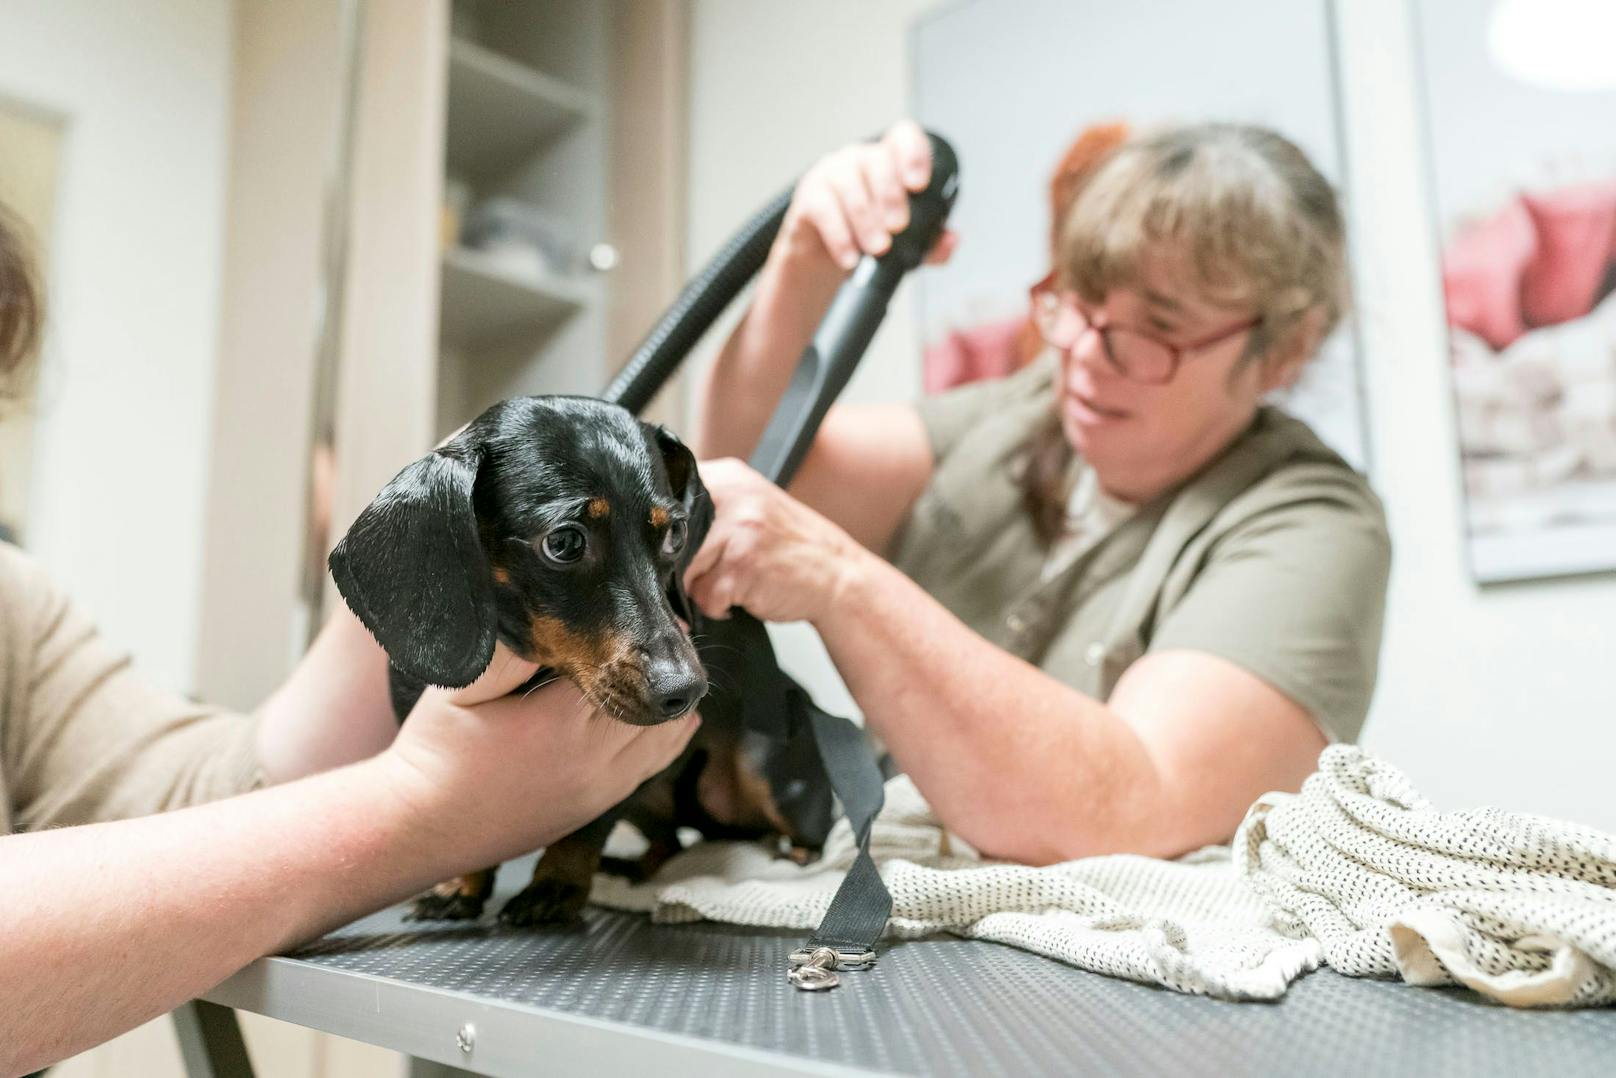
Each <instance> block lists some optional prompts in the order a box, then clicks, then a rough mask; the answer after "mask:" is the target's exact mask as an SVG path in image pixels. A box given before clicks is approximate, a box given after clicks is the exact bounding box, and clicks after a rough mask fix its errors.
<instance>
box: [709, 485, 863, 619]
mask: <svg viewBox="0 0 1616 1078" xmlns="http://www.w3.org/2000/svg"><path fill="white" fill-rule="evenodd" d="M701 477H702V481H703V482H704V483H706V485H707V492H708V493H709V494H710V495H711V496H712V499H713V508H714V511H715V512H716V514H717V515H716V517H715V519H714V520H713V526H712V528H711V529H710V530H709V531H708V533H707V541H706V542H705V543H703V544H702V546H701V549H700V550H698V551H697V552H696V556H695V557H694V558H693V559H692V560H691V562H690V569H689V570H688V571H687V572H686V573H685V587H686V589H687V590H688V591H689V593H690V597H691V598H692V599H694V600H695V602H696V605H698V606H700V607H701V609H702V611H703V612H704V613H706V614H707V615H708V616H709V617H715V618H722V617H725V616H726V615H727V614H728V613H729V610H730V608H731V607H735V606H738V607H742V608H743V609H745V610H746V611H747V612H748V613H750V614H751V615H752V616H753V617H756V618H761V619H762V620H764V621H817V620H819V618H820V617H821V616H822V615H823V614H824V613H825V611H826V610H827V609H828V608H829V607H830V606H831V604H833V603H834V602H835V601H836V599H837V596H838V595H839V594H840V593H841V591H842V589H843V586H844V585H845V584H846V583H847V582H848V581H849V580H850V579H851V578H852V575H853V574H854V573H856V572H857V571H858V570H859V569H860V568H861V567H862V566H864V565H865V564H866V563H867V562H868V561H869V560H870V559H873V558H874V557H875V556H874V555H873V554H871V553H870V552H869V551H868V550H866V549H864V547H862V546H860V545H859V544H858V542H857V541H856V540H854V539H853V537H852V536H850V535H848V534H847V533H846V532H845V531H843V530H842V529H841V528H839V527H837V526H836V525H835V524H833V523H831V522H830V521H829V520H827V519H826V518H825V517H823V516H821V515H820V514H819V513H817V512H815V511H814V510H812V509H810V508H808V507H807V506H806V505H804V504H802V502H800V501H798V500H797V499H795V498H793V497H792V496H791V495H789V494H787V493H786V492H785V491H783V490H781V489H780V488H779V487H777V486H775V485H774V484H773V483H771V482H769V481H768V480H767V479H765V478H763V476H761V475H759V474H758V473H757V472H756V471H754V470H752V468H750V467H748V466H747V465H746V464H744V463H742V462H741V461H738V460H733V459H723V460H712V461H706V462H704V463H703V464H702V465H701Z"/></svg>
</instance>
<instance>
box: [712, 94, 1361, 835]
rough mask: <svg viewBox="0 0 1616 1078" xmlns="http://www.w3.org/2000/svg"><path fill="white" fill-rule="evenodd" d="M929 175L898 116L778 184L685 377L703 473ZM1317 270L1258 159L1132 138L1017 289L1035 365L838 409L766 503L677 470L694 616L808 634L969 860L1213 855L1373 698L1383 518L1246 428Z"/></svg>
mask: <svg viewBox="0 0 1616 1078" xmlns="http://www.w3.org/2000/svg"><path fill="white" fill-rule="evenodd" d="M928 171H929V158H928V148H927V143H926V140H925V137H924V134H923V133H922V132H921V131H920V129H919V128H918V127H916V126H915V125H914V124H911V123H902V124H899V125H897V126H895V127H893V128H892V129H891V130H890V131H889V132H887V134H886V135H885V136H884V137H883V138H882V139H881V140H880V141H879V142H877V143H868V144H859V145H854V146H849V147H846V148H844V149H841V150H838V151H836V152H834V153H832V154H830V155H829V156H828V157H826V158H824V159H823V160H821V161H820V162H819V163H818V164H816V165H815V166H814V167H813V168H812V169H811V170H810V171H809V172H808V173H807V174H806V175H805V176H804V178H803V180H802V182H801V183H800V184H799V185H798V187H797V190H796V194H795V196H794V199H793V202H792V205H791V208H790V210H789V212H788V214H787V217H786V221H785V224H784V226H783V227H782V229H781V232H780V235H779V238H778V239H777V240H776V243H775V246H774V249H773V251H772V252H771V254H770V256H769V260H768V264H767V266H766V268H765V270H764V273H763V275H762V278H761V279H760V281H759V285H758V290H757V293H756V296H755V298H754V301H753V303H752V306H751V308H750V309H749V310H748V311H747V313H746V315H745V317H744V318H743V319H742V321H741V322H740V324H739V325H738V326H737V327H736V329H735V331H734V332H733V334H732V336H731V337H730V339H729V341H728V342H727V343H726V345H725V347H724V349H723V350H722V352H721V353H720V355H719V357H718V359H717V361H716V362H715V363H714V365H713V366H712V368H711V369H710V371H709V373H708V376H707V381H706V384H705V388H704V409H703V413H704V414H703V417H702V420H701V423H700V425H699V429H698V432H697V439H696V444H697V447H698V453H700V454H701V455H702V456H704V457H707V458H731V457H742V458H744V457H745V456H747V455H748V454H749V452H750V451H751V450H752V448H753V447H754V446H755V445H756V442H757V440H758V438H759V436H760V435H761V433H762V430H763V428H764V426H765V424H766V422H767V419H768V417H769V416H770V414H771V413H772V411H773V409H774V406H775V404H776V403H777V402H778V400H779V398H780V396H781V394H782V393H783V391H784V389H785V386H786V384H787V382H788V380H789V378H790V376H791V371H792V368H793V366H794V364H795V361H796V358H797V357H798V356H799V355H800V354H801V352H802V349H803V348H804V347H805V346H806V344H807V342H808V340H809V339H810V337H811V334H812V332H813V330H814V328H815V326H816V325H817V323H818V321H819V319H820V317H821V315H822V314H823V313H824V311H825V309H826V307H827V306H828V304H829V301H830V299H831V297H832V296H833V295H834V293H835V291H836V289H837V288H838V287H839V285H840V284H841V282H842V280H843V278H844V277H845V275H846V274H847V272H848V271H849V270H850V269H851V268H852V266H853V265H854V264H855V263H856V261H857V259H858V257H859V255H860V253H862V252H868V253H871V254H877V255H879V254H880V253H882V252H883V251H885V250H886V249H887V246H888V245H889V243H890V242H891V236H892V235H893V234H895V233H896V232H897V231H899V230H901V229H902V228H903V226H904V224H905V222H906V216H907V213H906V192H907V191H913V190H919V189H921V188H922V187H924V185H925V183H926V178H927V174H928ZM954 243H955V237H954V236H953V235H952V234H946V235H945V236H944V237H943V239H942V240H941V241H939V244H938V247H937V249H936V250H935V251H934V252H933V260H934V261H940V260H943V259H946V258H947V257H948V255H949V254H950V253H951V251H952V249H953V246H954ZM1344 246H1345V243H1344V229H1343V225H1342V220H1341V214H1340V210H1339V208H1338V205H1337V201H1336V197H1335V194H1334V192H1333V191H1332V190H1331V188H1330V186H1329V184H1328V183H1327V182H1326V181H1325V180H1324V179H1323V177H1321V176H1320V175H1319V173H1318V172H1317V170H1316V169H1314V167H1313V166H1312V165H1311V164H1310V163H1309V161H1308V160H1307V158H1306V157H1305V156H1304V155H1303V154H1302V153H1301V151H1300V150H1298V149H1297V148H1296V147H1295V146H1294V145H1292V144H1291V143H1290V142H1288V141H1287V140H1285V139H1284V138H1283V137H1281V136H1279V135H1277V134H1275V133H1273V132H1271V131H1266V130H1263V129H1260V128H1255V127H1247V126H1238V125H1224V124H1218V125H1202V126H1187V127H1176V128H1170V129H1166V130H1160V131H1154V132H1143V133H1139V134H1136V135H1133V136H1131V137H1130V138H1129V139H1127V140H1126V141H1125V142H1123V143H1122V144H1121V145H1120V146H1118V147H1117V148H1116V149H1114V150H1112V151H1111V152H1110V153H1109V154H1108V155H1107V156H1106V157H1105V158H1104V159H1103V160H1102V161H1100V162H1099V163H1098V164H1097V165H1096V166H1095V167H1094V169H1093V170H1092V172H1091V174H1090V175H1089V176H1088V177H1087V178H1086V179H1085V180H1084V184H1083V187H1082V188H1081V190H1080V191H1079V192H1078V194H1077V195H1076V197H1075V199H1074V200H1073V202H1072V204H1071V207H1070V210H1069V211H1068V213H1067V214H1066V217H1065V219H1064V221H1063V222H1062V223H1061V227H1060V230H1059V234H1058V240H1057V245H1056V262H1055V270H1054V272H1053V273H1052V274H1051V275H1050V276H1049V277H1048V278H1047V279H1045V280H1044V281H1041V282H1039V283H1038V284H1037V285H1036V286H1034V287H1033V289H1032V293H1031V297H1030V302H1031V312H1030V313H1031V317H1032V321H1033V324H1034V325H1035V326H1036V327H1037V329H1038V331H1039V333H1040V335H1041V336H1042V338H1043V341H1044V344H1045V346H1046V347H1045V349H1044V352H1043V354H1042V355H1041V356H1040V357H1039V358H1038V359H1037V360H1036V361H1034V362H1033V363H1032V364H1030V365H1029V366H1028V367H1026V368H1025V369H1023V370H1022V371H1020V372H1018V373H1016V374H1014V375H1012V376H1010V377H1008V378H1005V379H1002V380H998V381H994V382H988V383H977V384H974V385H969V386H966V387H963V388H960V389H957V390H953V391H951V392H948V393H944V394H942V395H939V396H935V397H930V398H927V399H924V400H921V401H919V402H918V403H915V404H886V405H841V406H838V407H836V408H834V409H832V411H831V412H830V414H829V415H828V416H827V418H826V421H825V423H824V425H823V427H822V429H821V431H820V433H819V435H818V438H817V440H816V441H815V443H814V446H813V449H812V450H811V452H810V454H809V455H808V457H807V459H806V461H805V462H804V465H803V467H802V469H801V471H800V473H799V474H798V476H797V478H796V479H795V481H794V482H793V483H792V485H791V487H790V489H789V492H782V491H779V490H777V489H776V488H775V487H773V486H772V485H771V484H769V483H768V482H766V481H765V480H763V479H762V477H760V476H758V475H757V474H756V473H755V472H752V471H751V470H750V469H748V468H747V467H746V466H745V465H744V464H742V463H740V462H739V461H737V460H730V459H717V460H710V461H709V462H708V463H704V464H703V465H702V475H703V477H704V479H705V480H706V482H707V486H708V488H709V489H710V490H711V491H712V494H713V498H714V501H715V504H716V507H717V511H718V519H717V523H716V524H715V526H714V528H713V530H712V532H711V533H710V534H709V536H708V539H707V542H706V544H705V545H704V547H703V549H702V550H701V551H700V553H699V554H698V556H697V558H696V560H695V562H694V564H693V565H692V566H691V570H690V573H689V576H688V578H687V580H688V583H689V585H690V588H691V592H692V595H693V596H694V597H695V598H696V600H697V602H698V603H700V605H701V606H702V608H703V609H704V610H705V611H707V612H708V613H709V614H712V615H715V616H718V615H721V614H722V613H723V612H724V611H726V610H728V609H729V608H730V607H731V606H741V607H745V608H746V609H748V610H749V611H751V612H752V613H753V614H755V615H757V616H758V617H761V618H764V619H766V620H772V621H799V620H800V621H808V622H810V623H812V624H813V625H814V626H815V628H816V629H817V630H818V632H819V634H820V636H821V637H822V638H823V640H824V643H825V646H826V649H827V650H828V652H829V654H830V656H831V658H832V660H833V661H834V662H835V664H836V666H837V669H838V671H839V672H840V673H841V675H842V677H843V679H844V680H845V682H846V683H847V686H848V688H849V690H850V691H851V692H852V694H853V696H854V698H855V699H856V700H857V701H858V703H859V705H860V707H861V709H862V710H863V712H864V715H865V719H866V722H867V724H868V726H869V728H870V729H871V730H872V731H874V732H875V733H876V734H877V735H878V736H879V737H880V738H881V739H882V741H884V743H885V744H886V746H887V747H888V749H889V750H890V752H891V753H892V755H893V758H894V759H895V761H896V763H897V764H898V765H899V766H900V767H901V768H902V769H903V770H905V771H906V772H908V773H909V775H910V776H911V777H912V778H913V779H914V781H915V783H916V785H917V786H918V787H919V789H920V790H921V791H922V792H923V793H924V794H925V795H926V797H927V798H928V799H929V800H930V802H931V804H932V806H933V808H934V809H935V810H936V812H937V814H938V816H939V817H940V819H941V820H942V821H943V822H944V823H945V824H946V825H947V826H948V827H949V828H950V829H951V830H952V831H954V832H956V833H957V834H959V835H960V836H961V837H962V838H964V839H965V840H967V841H968V842H970V843H972V844H973V845H975V846H976V847H977V848H978V849H979V850H981V851H982V852H983V853H984V854H986V855H990V856H996V857H1001V858H1007V859H1013V860H1019V861H1024V862H1029V863H1034V864H1043V863H1050V862H1055V861H1061V860H1067V859H1071V858H1075V857H1082V856H1087V855H1091V854H1103V853H1115V852H1133V853H1142V854H1149V855H1155V856H1175V855H1178V854H1181V853H1184V852H1186V851H1188V850H1192V849H1195V848H1197V847H1199V846H1201V845H1204V844H1207V843H1211V842H1218V841H1226V840H1227V839H1228V838H1229V837H1230V836H1231V835H1232V833H1233V831H1234V829H1235V827H1236V825H1237V824H1238V823H1239V821H1240V818H1241V816H1242V814H1243V813H1244V811H1245V809H1246V808H1247V807H1248V806H1249V805H1250V804H1251V802H1252V801H1253V800H1255V799H1256V798H1257V797H1258V796H1259V795H1261V794H1262V793H1264V792H1265V791H1268V790H1289V789H1295V788H1297V787H1298V786H1299V784H1300V783H1301V781H1302V779H1303V778H1305V777H1306V776H1307V775H1308V774H1309V773H1310V772H1311V771H1312V770H1313V766H1314V763H1315V761H1316V759H1317V756H1318V754H1319V751H1320V750H1321V749H1322V748H1323V747H1324V746H1325V744H1326V743H1327V742H1329V741H1332V740H1341V741H1350V740H1352V739H1353V738H1355V737H1356V736H1357V733H1358V731H1359V728H1360V727H1361V725H1362V723H1363V720H1364V717H1365V714H1366V712H1367V710H1368V706H1369V701H1370V696H1371V694H1372V691H1373V688H1374V682H1375V674H1376V666H1377V661H1378V655H1379V649H1380V637H1381V623H1382V617H1383V611H1384V602H1385V590H1386V582H1387V573H1388V568H1389V562H1390V544H1389V540H1388V538H1387V533H1386V525H1385V520H1384V516H1383V513H1382V510H1381V507H1380V504H1379V502H1378V500H1377V499H1376V497H1375V495H1374V494H1373V493H1372V492H1371V491H1370V489H1369V487H1368V486H1367V484H1366V483H1365V482H1364V480H1363V478H1362V477H1361V476H1360V475H1358V474H1357V473H1356V472H1355V471H1354V470H1353V469H1352V468H1351V467H1350V466H1348V465H1347V464H1346V463H1345V462H1344V461H1343V460H1341V458H1340V457H1338V456H1337V455H1336V454H1335V453H1333V452H1332V451H1331V450H1329V449H1328V448H1327V447H1325V446H1324V445H1323V444H1322V443H1321V442H1320V441H1319V440H1318V438H1317V437H1315V436H1314V434H1313V433H1312V432H1311V431H1310V430H1309V429H1308V428H1307V427H1306V426H1305V425H1304V424H1303V423H1301V422H1299V421H1298V420H1296V419H1294V418H1292V417H1289V416H1287V415H1285V414H1284V413H1283V412H1281V411H1279V410H1278V409H1275V408H1273V407H1270V406H1267V405H1265V404H1264V399H1265V397H1266V396H1267V395H1268V394H1269V393H1270V391H1272V390H1274V389H1277V388H1280V387H1283V386H1286V385H1288V384H1290V383H1291V382H1293V381H1294V380H1295V379H1296V377H1297V376H1298V374H1299V373H1300V371H1301V370H1302V368H1303V366H1304V365H1305V364H1306V363H1307V361H1308V360H1309V359H1310V358H1311V357H1312V355H1313V354H1314V352H1315V351H1316V350H1317V349H1318V347H1319V345H1320V343H1321V342H1322V341H1323V339H1324V338H1325V337H1326V336H1327V335H1328V333H1329V332H1330V330H1331V329H1332V328H1333V327H1334V326H1335V325H1336V323H1337V322H1338V321H1339V319H1340V318H1341V315H1342V312H1343V308H1344V306H1345V302H1346V295H1347V291H1348V286H1347V267H1346V259H1345V252H1344Z"/></svg>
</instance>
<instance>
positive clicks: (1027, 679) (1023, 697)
mask: <svg viewBox="0 0 1616 1078" xmlns="http://www.w3.org/2000/svg"><path fill="white" fill-rule="evenodd" d="M835 588H836V594H837V595H838V596H839V598H838V601H837V602H835V603H831V604H828V605H827V606H826V607H825V609H824V610H823V611H822V612H821V613H820V614H819V616H818V617H817V618H816V619H815V621H814V624H815V627H816V628H817V629H818V630H819V632H820V635H821V637H822V638H823V639H824V642H825V647H826V649H827V650H828V651H829V653H830V656H831V659H832V661H834V662H835V664H836V668H837V670H838V671H839V672H840V673H841V675H842V677H843V679H844V680H845V681H846V682H847V687H848V689H849V691H851V692H852V694H853V697H854V699H856V700H857V701H858V702H859V706H860V708H862V709H863V711H864V717H865V721H866V722H867V723H868V724H869V726H870V728H871V729H872V730H874V731H875V732H876V733H877V734H879V735H880V736H881V737H882V738H883V739H884V740H885V742H886V745H887V748H888V749H889V750H890V751H891V752H892V755H893V757H894V758H895V759H896V760H897V761H898V764H899V765H900V766H901V767H902V768H903V770H904V771H906V772H908V773H909V774H910V775H911V776H913V778H914V780H915V784H916V785H917V786H919V787H920V789H922V790H924V791H925V793H926V797H927V799H928V800H929V801H930V802H931V804H932V807H933V808H934V809H935V810H936V811H937V814H938V817H939V818H940V819H941V820H942V821H943V822H944V823H945V824H946V825H947V826H948V827H949V828H950V829H951V830H953V831H955V832H956V833H957V834H959V835H960V836H961V837H962V838H964V839H965V840H966V841H968V842H970V843H971V844H972V845H974V846H976V847H977V848H978V849H980V850H982V851H983V852H984V853H985V854H988V855H990V856H996V857H1003V858H1007V859H1010V860H1015V861H1023V862H1027V863H1030V864H1047V863H1051V862H1056V861H1065V860H1070V859H1071V858H1074V857H1086V856H1090V855H1093V854H1102V853H1124V852H1125V853H1141V854H1147V855H1151V856H1157V857H1174V856H1177V855H1179V854H1182V853H1185V852H1187V851H1189V850H1192V849H1195V848H1197V847H1199V846H1203V845H1206V844H1208V843H1212V842H1220V841H1225V840H1227V839H1228V837H1229V835H1231V834H1232V833H1233V832H1234V829H1235V827H1236V825H1238V824H1239V822H1240V818H1241V816H1242V814H1243V813H1244V812H1245V810H1246V808H1247V807H1248V806H1250V804H1251V802H1252V801H1253V800H1255V799H1256V798H1257V797H1259V796H1260V795H1261V794H1263V793H1264V792H1266V791H1268V790H1294V789H1296V788H1298V787H1299V786H1300V784H1301V781H1302V779H1304V778H1306V777H1307V775H1308V774H1309V773H1311V772H1312V770H1313V765H1314V762H1315V761H1316V760H1317V759H1318V754H1319V752H1320V751H1321V750H1322V749H1323V748H1324V744H1325V742H1324V737H1323V735H1322V734H1321V733H1320V732H1319V729H1318V727H1317V726H1315V725H1314V723H1313V722H1312V720H1311V718H1310V717H1309V716H1308V714H1307V712H1306V711H1305V710H1303V708H1302V707H1301V706H1300V705H1298V704H1297V703H1295V702H1294V701H1292V700H1291V699H1289V698H1288V697H1286V696H1285V695H1283V694H1282V693H1280V692H1279V691H1278V690H1277V689H1274V688H1272V687H1271V686H1269V685H1268V684H1267V683H1266V682H1264V681H1262V680H1261V679H1259V678H1258V677H1256V676H1255V675H1253V674H1250V673H1248V672H1247V671H1245V670H1243V669H1241V668H1240V667H1238V666H1235V665H1234V664H1233V663H1230V662H1227V661H1225V660H1223V659H1220V658H1217V657H1215V656H1212V655H1209V654H1205V653H1200V652H1190V651H1173V652H1161V653H1152V654H1148V655H1146V656H1145V657H1144V658H1142V659H1140V660H1139V661H1138V662H1136V663H1134V664H1133V666H1131V667H1129V668H1128V670H1127V672H1126V673H1125V674H1124V675H1123V677H1122V680H1121V682H1120V683H1119V684H1118V685H1117V688H1116V690H1115V691H1114V692H1113V693H1112V695H1111V699H1110V700H1109V701H1108V702H1106V703H1101V702H1100V701H1098V700H1095V699H1093V698H1091V697H1088V696H1085V695H1083V694H1082V693H1080V692H1078V691H1077V690H1075V689H1073V688H1071V687H1069V686H1067V685H1065V684H1062V683H1061V682H1059V681H1057V680H1055V679H1054V678H1052V677H1050V676H1049V675H1048V674H1046V673H1044V672H1043V671H1041V670H1039V669H1038V668H1037V667H1034V666H1032V665H1031V664H1030V663H1027V662H1024V661H1023V660H1021V659H1019V658H1017V657H1015V656H1013V655H1011V654H1009V653H1008V652H1006V651H1004V650H1003V649H1001V648H999V647H997V646H995V645H994V644H992V643H990V642H989V641H987V640H985V639H983V638H982V637H981V636H979V635H977V634H976V633H975V632H973V631H972V630H971V629H970V628H968V627H967V626H966V625H965V624H964V623H962V622H961V621H959V619H957V618H955V617H954V616H953V615H952V614H951V613H949V612H948V611H947V610H946V609H944V608H943V606H942V605H941V604H940V603H938V602H937V601H936V600H935V599H933V598H932V597H931V596H929V595H927V594H926V593H925V592H924V591H922V590H921V588H920V587H919V586H918V585H916V584H915V583H914V582H913V581H911V580H909V579H908V578H907V577H905V576H904V575H903V574H902V573H900V572H898V571H897V570H896V569H894V568H892V566H890V565H888V564H886V563H885V562H881V561H879V560H877V559H875V558H873V557H868V558H861V559H858V561H857V562H856V564H854V565H853V566H852V567H851V568H850V569H849V571H848V572H847V574H846V575H845V576H844V577H842V578H840V579H839V580H838V582H837V584H836V586H835Z"/></svg>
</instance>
